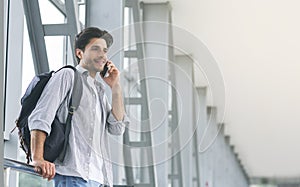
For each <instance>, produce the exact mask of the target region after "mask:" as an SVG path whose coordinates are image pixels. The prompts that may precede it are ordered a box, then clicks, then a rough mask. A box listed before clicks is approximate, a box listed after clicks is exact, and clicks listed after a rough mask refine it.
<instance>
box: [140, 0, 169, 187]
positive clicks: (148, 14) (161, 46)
mask: <svg viewBox="0 0 300 187" xmlns="http://www.w3.org/2000/svg"><path fill="white" fill-rule="evenodd" d="M142 6H143V23H144V25H143V30H144V37H145V59H146V78H147V82H148V88H149V100H150V101H151V116H150V117H151V123H152V125H151V128H152V129H153V130H151V134H152V137H153V139H152V144H153V153H154V154H153V156H154V167H155V174H156V176H158V177H157V178H156V180H157V186H167V185H168V177H167V176H168V162H167V161H168V159H169V158H168V151H167V150H168V142H167V141H166V140H167V139H168V130H169V127H168V122H169V121H168V106H169V104H168V103H169V45H170V40H169V39H170V38H169V35H170V27H169V21H170V19H169V16H170V10H171V8H170V4H169V3H168V2H163V3H143V4H142Z"/></svg>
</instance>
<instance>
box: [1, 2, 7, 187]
mask: <svg viewBox="0 0 300 187" xmlns="http://www.w3.org/2000/svg"><path fill="white" fill-rule="evenodd" d="M4 18H5V8H4V1H0V19H1V20H0V186H4V177H3V176H4V175H3V171H4V168H3V156H4V154H3V142H4V140H3V127H4V107H5V105H4V98H5V97H4V90H5V84H4V82H5V61H4V49H5V47H6V46H5V45H4V40H5V37H4V33H5V30H4V28H5V27H4V24H5V20H4Z"/></svg>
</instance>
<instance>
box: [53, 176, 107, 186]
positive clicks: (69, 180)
mask: <svg viewBox="0 0 300 187" xmlns="http://www.w3.org/2000/svg"><path fill="white" fill-rule="evenodd" d="M54 184H55V185H54V186H55V187H106V185H103V184H100V183H98V182H96V181H92V180H89V181H85V180H83V179H82V178H80V177H72V176H64V175H59V174H56V175H55V177H54Z"/></svg>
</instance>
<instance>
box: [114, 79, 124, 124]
mask: <svg viewBox="0 0 300 187" xmlns="http://www.w3.org/2000/svg"><path fill="white" fill-rule="evenodd" d="M112 113H113V115H114V116H115V118H116V119H117V120H118V121H121V120H123V118H124V114H125V110H124V103H123V94H122V89H121V86H120V84H117V85H115V86H114V87H113V88H112Z"/></svg>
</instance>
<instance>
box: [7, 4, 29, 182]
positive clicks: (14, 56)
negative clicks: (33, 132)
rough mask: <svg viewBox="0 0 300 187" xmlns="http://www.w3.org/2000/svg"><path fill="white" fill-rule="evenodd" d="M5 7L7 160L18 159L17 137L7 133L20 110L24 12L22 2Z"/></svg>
mask: <svg viewBox="0 0 300 187" xmlns="http://www.w3.org/2000/svg"><path fill="white" fill-rule="evenodd" d="M8 5H9V6H8V7H7V8H8V9H7V11H8V14H7V16H8V20H7V22H8V24H7V35H6V37H7V38H6V39H7V43H6V47H5V48H6V59H5V60H6V61H5V64H6V67H5V68H6V69H5V71H6V72H5V74H6V80H5V81H6V84H5V92H6V94H5V103H7V104H5V114H4V115H5V121H4V124H5V142H4V155H5V157H7V158H12V159H16V160H17V159H18V157H19V146H18V145H19V144H18V142H19V137H18V134H17V133H14V134H10V133H9V132H10V131H11V130H12V129H13V128H14V127H15V120H16V118H17V117H18V116H17V115H18V113H17V112H16V111H19V109H20V102H19V100H20V95H21V89H22V55H23V45H22V44H23V42H22V41H23V30H24V12H23V11H22V10H23V8H22V0H15V1H10V2H9V4H8ZM17 179H18V174H17V173H15V172H13V173H11V174H10V181H8V183H9V186H11V187H14V186H17V185H18V180H17Z"/></svg>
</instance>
